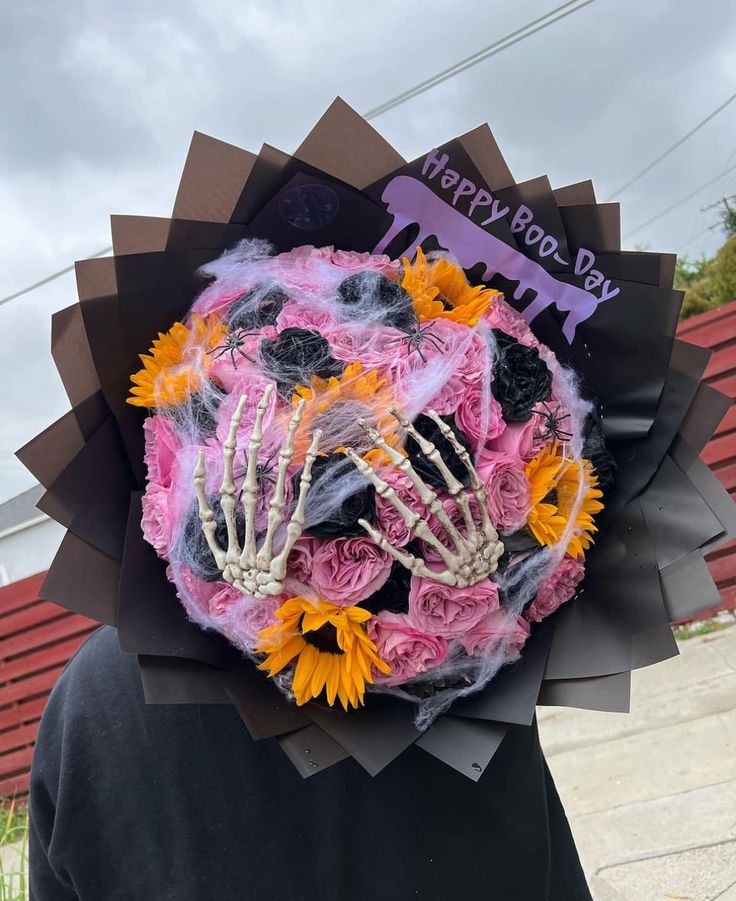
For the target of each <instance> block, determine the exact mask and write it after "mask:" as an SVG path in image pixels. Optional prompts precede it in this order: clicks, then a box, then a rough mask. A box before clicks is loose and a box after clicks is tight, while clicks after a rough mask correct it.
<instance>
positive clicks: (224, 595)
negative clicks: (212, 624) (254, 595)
mask: <svg viewBox="0 0 736 901" xmlns="http://www.w3.org/2000/svg"><path fill="white" fill-rule="evenodd" d="M213 584H214V585H215V586H216V587H217V591H216V592H215V593H214V594H213V595H212V596H211V597H210V598H208V599H207V608H208V610H209V614H210V616H214V617H220V616H224V615H225V614H226V613H227V612H228V611H229V610H231V609H232V608H233V607H234V606H235V605H236V604H238V603H240V602H241V601H242V600H244V598H245V595H243V594H241V593H240V592H239V591H238V589H237V588H233V586H232V585H229V584H228V583H227V582H214V583H213Z"/></svg>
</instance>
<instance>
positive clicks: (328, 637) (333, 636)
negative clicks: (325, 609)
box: [302, 623, 343, 654]
mask: <svg viewBox="0 0 736 901" xmlns="http://www.w3.org/2000/svg"><path fill="white" fill-rule="evenodd" d="M302 638H303V639H304V641H306V643H307V644H311V645H312V647H314V648H317V650H319V651H322V652H324V653H325V654H342V653H343V650H342V648H341V647H340V645H339V644H338V643H337V629H335V627H334V626H332V625H330V623H327V624H326V625H324V626H322V628H321V629H315V630H314V631H313V632H302Z"/></svg>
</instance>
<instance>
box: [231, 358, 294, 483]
mask: <svg viewBox="0 0 736 901" xmlns="http://www.w3.org/2000/svg"><path fill="white" fill-rule="evenodd" d="M238 379H239V380H238V381H237V382H236V383H235V384H234V385H233V386H232V388H231V390H230V393H229V394H228V395H227V396H226V397H225V398H224V399H223V401H222V403H221V404H220V407H219V409H218V411H217V442H218V444H219V445H220V449H221V448H222V446H223V444H224V443H225V441H227V436H228V432H229V431H230V421H231V419H232V417H233V413H234V412H235V409H236V407H237V406H238V404H239V402H240V398H241V397H242V396H243V395H245V396H246V397H247V400H246V403H245V407H244V408H243V416H242V419H241V420H240V425H239V427H238V452H237V454H236V457H235V461H236V466H237V464H238V461H239V460H240V467H239V468H240V469H243V468H244V466H245V455H246V454H247V451H248V442H249V441H250V436H251V433H252V431H253V425H254V423H255V419H256V413H257V410H258V404H259V403H260V402H261V399H262V397H263V392H264V391H265V389H266V386H267V385H270V384H272V383H271V382H269V381H268V380H267V379H265V378H264V377H263V376H262V375H261V374H259V373H255V372H253V371H250V372H245V371H244V372H243V373H241V374H240V375H239V376H238ZM284 412H287V410H286V407H285V406H284V404H283V402H281V401H280V400H279V396H278V394H277V392H276V390H273V391H272V392H271V400H270V402H269V405H268V409H267V410H266V414H265V416H264V417H263V440H262V442H261V449H260V452H259V459H263V460H266V459H268V458H269V457H270V456H272V455H273V454H276V453H278V451H279V450H280V449H281V446H282V444H283V440H284V434H283V428H282V424H281V421H280V420H281V414H282V413H284ZM220 453H222V450H220Z"/></svg>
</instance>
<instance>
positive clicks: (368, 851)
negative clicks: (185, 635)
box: [29, 627, 591, 901]
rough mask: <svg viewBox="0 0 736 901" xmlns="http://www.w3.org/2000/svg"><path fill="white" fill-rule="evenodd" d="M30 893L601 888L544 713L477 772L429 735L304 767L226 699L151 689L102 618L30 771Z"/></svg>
mask: <svg viewBox="0 0 736 901" xmlns="http://www.w3.org/2000/svg"><path fill="white" fill-rule="evenodd" d="M29 810H30V840H29V844H30V896H31V899H32V901H117V899H120V901H210V899H211V901H226V899H237V901H241V899H258V901H318V899H319V901H322V899H325V901H368V899H370V901H375V899H378V898H381V899H387V901H412V899H422V901H454V899H457V898H463V899H492V901H590V899H591V896H590V893H589V891H588V888H587V885H586V882H585V877H584V875H583V872H582V869H581V866H580V861H579V859H578V855H577V852H576V849H575V845H574V842H573V838H572V835H571V832H570V828H569V825H568V822H567V819H566V817H565V813H564V811H563V808H562V805H561V803H560V799H559V797H558V795H557V791H556V789H555V786H554V783H553V781H552V777H551V775H550V772H549V769H548V768H547V764H546V762H545V760H544V756H543V754H542V750H541V747H540V744H539V737H538V733H537V728H536V724H533V726H532V727H531V728H527V727H523V726H513V727H511V728H510V729H509V731H508V734H507V735H506V737H505V739H504V740H503V742H502V744H501V747H500V748H499V750H498V751H497V753H496V755H495V756H494V758H493V760H492V761H491V764H490V765H489V767H488V768H487V770H486V771H485V773H484V775H483V776H482V777H481V779H480V780H479V781H478V782H477V783H474V782H472V781H471V780H470V779H468V778H466V777H465V776H462V775H460V774H459V773H457V772H455V771H454V770H452V769H451V768H450V767H448V766H446V765H445V764H444V763H441V762H440V761H438V760H436V759H435V758H433V757H431V756H430V755H429V754H426V753H425V752H424V751H422V750H420V749H419V748H415V747H413V748H410V749H409V750H408V751H407V752H406V753H404V754H402V755H401V756H400V757H399V758H398V759H396V760H395V761H394V762H393V763H392V764H390V765H389V766H388V767H387V768H386V769H385V770H383V771H382V772H381V773H379V775H378V776H376V777H373V778H372V777H370V776H369V775H368V774H367V773H366V772H365V771H363V770H362V769H361V767H360V766H359V765H358V764H357V763H356V762H355V761H354V760H352V759H349V760H345V761H343V762H342V763H340V764H337V765H335V766H332V767H330V768H329V769H327V770H326V771H324V772H321V773H320V774H318V775H316V776H314V777H312V778H310V779H302V777H301V776H300V775H299V774H298V773H297V771H296V770H295V768H294V767H293V765H292V764H291V763H290V761H289V760H288V759H287V757H286V755H285V754H284V753H283V752H282V751H281V749H280V748H279V746H278V743H277V742H276V741H274V740H265V741H259V742H255V741H253V740H252V739H251V738H250V736H249V735H248V732H247V730H246V728H245V726H244V725H243V723H242V721H241V719H240V717H239V715H238V713H237V712H236V710H235V709H234V708H233V707H231V706H229V705H225V704H219V705H218V704H210V705H163V706H155V705H146V704H145V702H144V699H143V692H142V687H141V683H140V677H139V674H138V669H137V665H136V658H135V656H134V655H127V654H124V653H121V651H120V650H119V647H118V643H117V637H116V633H115V630H114V629H111V628H109V627H102V628H100V629H99V630H98V631H97V632H95V633H94V634H93V635H92V636H91V637H90V638H89V639H88V640H87V642H86V643H85V644H84V645H83V646H82V647H81V649H80V650H79V651H78V653H77V654H76V655H75V657H74V658H73V659H72V660H71V662H70V663H69V664H68V666H67V667H66V669H65V670H64V672H63V674H62V676H61V677H60V679H59V681H58V682H57V684H56V686H55V688H54V690H53V692H52V693H51V697H50V699H49V702H48V704H47V707H46V710H45V713H44V715H43V719H42V722H41V726H40V730H39V734H38V740H37V744H36V749H35V755H34V760H33V768H32V773H31V790H30V800H29Z"/></svg>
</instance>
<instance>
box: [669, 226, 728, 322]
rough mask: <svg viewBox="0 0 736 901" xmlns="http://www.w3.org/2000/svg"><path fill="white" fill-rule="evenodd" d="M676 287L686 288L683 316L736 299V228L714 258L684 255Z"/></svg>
mask: <svg viewBox="0 0 736 901" xmlns="http://www.w3.org/2000/svg"><path fill="white" fill-rule="evenodd" d="M734 212H736V211H734ZM724 227H725V226H724ZM675 287H676V288H678V289H679V290H684V291H685V301H684V303H683V305H682V314H681V316H682V318H683V319H687V318H688V317H689V316H695V315H696V314H697V313H704V312H705V311H706V310H713V309H715V308H716V307H720V306H723V305H724V304H726V303H730V302H731V301H732V300H736V232H735V233H733V234H732V235H731V237H729V238H728V239H727V241H726V243H725V244H723V246H722V247H721V248H720V250H719V251H718V253H717V254H716V255H715V257H713V258H712V259H708V258H707V257H705V256H704V257H701V258H700V259H699V260H695V261H692V260H690V259H688V257H686V256H684V257H681V258H680V259H679V260H678V261H677V268H676V269H675Z"/></svg>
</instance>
